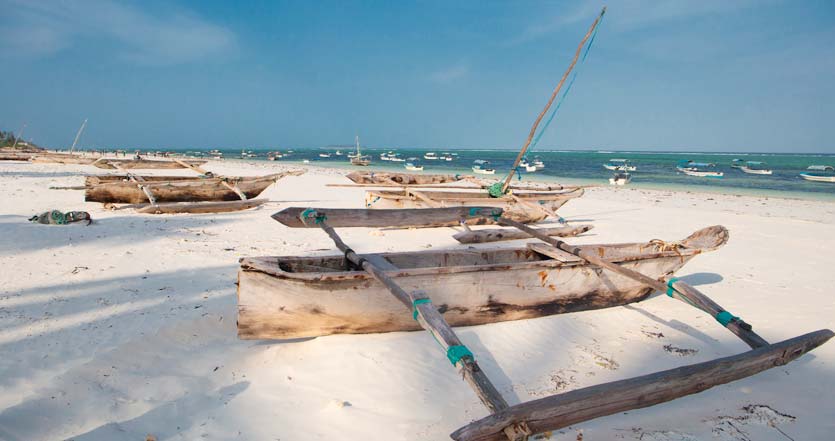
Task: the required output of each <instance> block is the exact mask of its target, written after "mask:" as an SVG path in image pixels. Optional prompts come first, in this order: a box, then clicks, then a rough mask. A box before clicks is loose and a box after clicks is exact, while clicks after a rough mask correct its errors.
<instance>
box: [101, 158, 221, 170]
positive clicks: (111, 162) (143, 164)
mask: <svg viewBox="0 0 835 441" xmlns="http://www.w3.org/2000/svg"><path fill="white" fill-rule="evenodd" d="M206 162H207V161H204V160H174V161H161V160H152V159H119V158H101V159H99V160H97V161H95V162H93V163H92V164H93V165H94V166H96V167H98V168H103V169H108V170H113V169H117V168H123V169H176V168H189V166H195V167H196V166H200V165H203V164H205V163H206Z"/></svg>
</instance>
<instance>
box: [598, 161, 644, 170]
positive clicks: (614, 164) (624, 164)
mask: <svg viewBox="0 0 835 441" xmlns="http://www.w3.org/2000/svg"><path fill="white" fill-rule="evenodd" d="M603 168H605V169H606V170H613V171H624V172H631V171H636V170H637V169H638V168H637V167H635V166H634V165H632V164H630V163H629V160H628V159H610V160H609V162H608V163H606V164H603Z"/></svg>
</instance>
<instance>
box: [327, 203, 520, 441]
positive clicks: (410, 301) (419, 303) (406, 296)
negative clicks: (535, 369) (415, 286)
mask: <svg viewBox="0 0 835 441" xmlns="http://www.w3.org/2000/svg"><path fill="white" fill-rule="evenodd" d="M317 223H318V225H319V226H320V227H321V228H322V230H324V231H325V233H327V234H328V236H330V238H331V239H332V240H333V242H334V243H335V244H336V247H337V248H338V249H339V251H342V252H343V253H345V258H346V259H348V260H349V261H350V262H352V263H353V264H354V265H356V266H358V267H360V268H362V269H363V270H364V271H365V272H367V273H368V274H370V275H371V276H372V277H374V279H376V280H377V281H378V282H380V283H382V284H383V285H384V286H385V287H386V288H387V289H388V290H389V292H391V294H392V295H393V296H394V297H395V298H396V299H397V300H399V301H400V303H402V304H403V306H405V307H406V308H408V309H409V310H411V311H413V317H414V318H415V320H417V321H418V323H420V326H421V327H422V328H423V329H425V330H427V331H428V332H429V333H430V334H432V337H433V338H434V339H435V340H436V341H437V342H438V344H440V346H441V349H443V350H444V352H445V353H446V354H447V357H449V358H450V362H452V363H453V365H454V366H455V368H456V369H457V370H458V372H459V373H460V374H461V375H462V376H463V377H464V380H465V381H466V382H467V383H468V384H469V385H470V387H472V389H473V391H475V393H476V395H477V396H478V398H479V400H481V402H482V404H484V406H485V407H487V409H488V410H489V411H490V412H491V413H496V412H498V411H501V410H504V409H507V408H508V407H509V406H508V404H507V401H505V399H504V397H502V395H501V393H499V391H498V390H497V389H496V387H495V386H494V385H493V383H492V382H490V379H489V378H487V375H486V374H485V373H484V371H482V370H481V367H479V365H478V363H477V362H476V361H475V358H474V357H473V356H472V355H465V356H462V357H460V358H458V359H457V360H455V359H454V358H452V357H451V356H450V353H451V350H454V349H455V348H465V347H464V345H463V343H462V342H461V340H460V339H459V338H458V336H457V335H456V334H455V332H454V331H453V330H452V328H451V327H450V326H449V324H448V323H447V322H446V320H444V318H443V316H442V315H441V313H439V312H438V310H437V309H436V308H435V307H434V306H432V304H431V300H430V299H429V298H427V297H426V294H425V293H423V292H411V293H407V292H406V291H405V290H403V288H401V287H400V286H399V285H397V283H395V282H394V280H392V279H391V278H390V277H389V276H387V275H386V274H385V272H383V270H381V269H380V268H378V267H377V266H376V265H374V264H373V263H371V262H370V261H369V260H367V259H365V258H363V257H361V256H359V255H358V254H357V253H356V252H354V250H352V249H351V248H350V247H349V246H348V245H346V244H345V242H343V241H342V238H340V237H339V235H338V234H337V233H336V231H335V230H334V229H333V228H332V227H330V226H328V224H327V221H326V220H325V219H318V220H317ZM453 360H455V361H453ZM502 431H503V432H504V434H505V436H506V437H507V438H508V439H510V440H512V441H515V440H524V439H527V437H528V436H529V435H530V434H531V431H530V430H529V429H528V428H527V425H526V424H525V423H520V424H509V425H508V426H506V427H504V428H502Z"/></svg>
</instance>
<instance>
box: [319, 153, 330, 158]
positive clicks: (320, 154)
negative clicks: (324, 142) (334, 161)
mask: <svg viewBox="0 0 835 441" xmlns="http://www.w3.org/2000/svg"><path fill="white" fill-rule="evenodd" d="M319 157H320V158H330V157H331V154H330V153H319Z"/></svg>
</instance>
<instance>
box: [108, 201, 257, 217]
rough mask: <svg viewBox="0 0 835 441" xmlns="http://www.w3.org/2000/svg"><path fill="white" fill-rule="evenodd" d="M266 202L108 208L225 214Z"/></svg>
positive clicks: (172, 204)
mask: <svg viewBox="0 0 835 441" xmlns="http://www.w3.org/2000/svg"><path fill="white" fill-rule="evenodd" d="M266 202H268V200H267V199H248V200H246V201H220V202H167V203H161V204H156V205H153V204H131V205H122V206H119V207H113V206H110V204H107V205H106V206H110V207H111V208H113V209H116V210H124V209H130V208H132V209H135V210H136V212H137V213H148V214H173V213H226V212H229V211H240V210H246V209H249V208H253V207H257V206H259V205H261V204H264V203H266Z"/></svg>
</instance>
